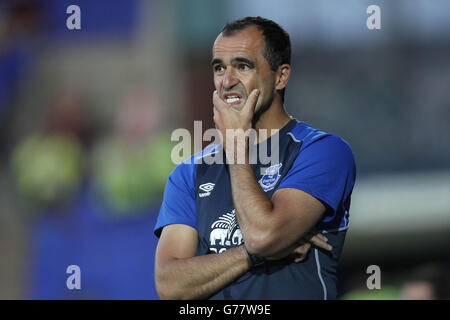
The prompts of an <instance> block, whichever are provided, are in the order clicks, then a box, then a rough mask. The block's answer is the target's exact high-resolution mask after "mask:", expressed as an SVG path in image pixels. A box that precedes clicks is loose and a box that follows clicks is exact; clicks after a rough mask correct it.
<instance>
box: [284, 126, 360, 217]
mask: <svg viewBox="0 0 450 320" xmlns="http://www.w3.org/2000/svg"><path fill="white" fill-rule="evenodd" d="M355 176H356V167H355V160H354V156H353V152H352V150H351V148H350V146H349V145H348V143H347V142H345V141H344V140H343V139H341V138H340V137H338V136H336V135H332V134H331V135H330V134H329V135H325V136H323V137H321V138H320V139H318V140H315V141H312V142H311V143H309V144H308V145H306V146H305V148H304V149H301V150H300V152H299V154H298V156H297V158H296V160H295V161H294V164H293V166H292V167H291V169H290V170H289V172H288V173H287V174H286V176H285V177H284V179H283V180H282V181H281V183H280V185H279V187H278V189H281V188H296V189H300V190H302V191H304V192H306V193H309V194H310V195H312V196H314V197H315V198H317V199H319V200H321V201H323V202H325V203H326V204H327V205H328V206H329V207H331V208H332V209H333V215H335V214H336V212H337V211H338V208H339V207H340V206H341V205H342V204H343V203H344V202H345V201H346V199H347V198H348V197H349V196H350V194H351V192H352V190H353V186H354V183H355Z"/></svg>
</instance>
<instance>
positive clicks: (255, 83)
mask: <svg viewBox="0 0 450 320" xmlns="http://www.w3.org/2000/svg"><path fill="white" fill-rule="evenodd" d="M263 54H264V37H263V35H262V33H261V31H259V30H258V29H257V27H256V26H249V27H246V28H244V29H243V30H239V31H237V32H236V33H234V34H233V35H231V36H227V37H225V36H223V35H222V34H220V35H219V36H218V37H217V39H216V41H215V42H214V47H213V58H212V61H211V64H212V68H213V73H214V86H215V87H216V90H217V92H218V94H219V96H220V98H221V99H222V100H223V101H225V102H226V103H227V104H228V105H229V106H230V108H234V109H236V110H239V111H240V110H242V108H243V107H244V104H245V102H246V101H247V97H248V95H249V94H250V93H251V92H252V91H253V90H254V89H259V90H260V96H259V100H258V103H257V105H256V107H255V112H256V111H258V110H259V109H261V108H262V109H263V110H266V109H267V108H268V107H269V106H270V105H271V104H272V101H273V97H274V94H275V76H276V73H275V72H274V71H272V70H271V69H270V66H269V63H268V61H267V60H266V58H265V57H264V55H263Z"/></svg>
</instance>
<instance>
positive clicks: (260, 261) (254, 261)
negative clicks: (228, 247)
mask: <svg viewBox="0 0 450 320" xmlns="http://www.w3.org/2000/svg"><path fill="white" fill-rule="evenodd" d="M244 249H245V252H246V253H247V256H248V258H249V260H250V265H251V267H252V268H253V267H260V266H262V265H264V264H265V263H266V259H265V258H264V257H261V256H258V255H256V254H252V253H250V252H248V250H247V247H246V246H245V243H244Z"/></svg>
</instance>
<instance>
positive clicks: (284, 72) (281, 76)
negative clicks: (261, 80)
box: [275, 64, 291, 90]
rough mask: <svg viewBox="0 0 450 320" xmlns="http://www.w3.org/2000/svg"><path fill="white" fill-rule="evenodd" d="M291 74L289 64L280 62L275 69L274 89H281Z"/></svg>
mask: <svg viewBox="0 0 450 320" xmlns="http://www.w3.org/2000/svg"><path fill="white" fill-rule="evenodd" d="M290 74H291V66H290V65H288V64H282V65H281V66H279V67H278V70H277V79H276V83H275V89H276V90H283V89H284V88H285V87H286V85H287V83H288V81H289V75H290Z"/></svg>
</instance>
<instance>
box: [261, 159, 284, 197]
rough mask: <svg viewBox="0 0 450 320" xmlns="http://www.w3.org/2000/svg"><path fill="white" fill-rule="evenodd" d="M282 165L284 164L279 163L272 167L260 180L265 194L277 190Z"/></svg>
mask: <svg viewBox="0 0 450 320" xmlns="http://www.w3.org/2000/svg"><path fill="white" fill-rule="evenodd" d="M282 165H283V164H282V163H278V164H274V165H273V166H270V167H269V168H267V169H266V172H265V173H264V175H263V176H262V177H261V179H259V181H258V182H259V185H260V186H261V188H262V189H263V190H264V192H267V191H270V190H272V189H273V188H275V185H276V184H277V182H278V179H280V168H281V166H282Z"/></svg>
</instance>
